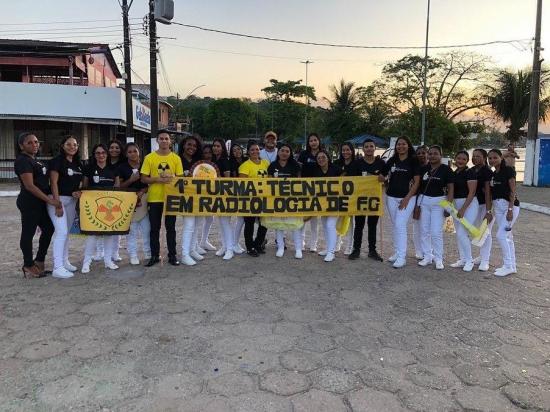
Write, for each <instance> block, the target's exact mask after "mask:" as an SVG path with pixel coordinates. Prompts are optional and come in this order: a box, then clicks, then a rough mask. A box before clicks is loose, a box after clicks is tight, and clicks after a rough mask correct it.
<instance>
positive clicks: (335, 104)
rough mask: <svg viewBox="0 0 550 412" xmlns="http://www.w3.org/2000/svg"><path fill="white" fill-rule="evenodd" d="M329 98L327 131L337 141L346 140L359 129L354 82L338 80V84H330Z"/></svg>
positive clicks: (356, 94)
mask: <svg viewBox="0 0 550 412" xmlns="http://www.w3.org/2000/svg"><path fill="white" fill-rule="evenodd" d="M330 91H331V94H332V96H331V99H327V101H328V103H329V110H328V113H327V132H328V133H329V135H330V136H331V137H332V138H333V139H335V140H336V141H338V142H343V141H346V140H347V139H349V138H351V137H353V136H354V135H355V134H357V133H359V132H360V130H361V123H362V121H361V116H360V115H359V112H358V103H359V92H358V89H357V88H356V87H355V83H354V82H346V81H345V80H344V79H342V80H340V84H339V85H338V86H336V85H334V84H333V85H331V86H330Z"/></svg>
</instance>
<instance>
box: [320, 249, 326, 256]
mask: <svg viewBox="0 0 550 412" xmlns="http://www.w3.org/2000/svg"><path fill="white" fill-rule="evenodd" d="M326 255H327V251H326V250H321V251H320V252H319V256H326Z"/></svg>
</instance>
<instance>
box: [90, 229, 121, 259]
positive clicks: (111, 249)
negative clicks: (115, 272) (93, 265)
mask: <svg viewBox="0 0 550 412" xmlns="http://www.w3.org/2000/svg"><path fill="white" fill-rule="evenodd" d="M98 239H101V240H102V241H103V261H104V262H105V264H108V263H110V262H112V261H113V255H114V253H115V249H116V247H117V244H116V243H117V239H116V236H93V235H90V236H87V237H86V243H85V246H84V263H89V262H91V261H92V257H93V256H94V253H95V251H96V243H97V241H98Z"/></svg>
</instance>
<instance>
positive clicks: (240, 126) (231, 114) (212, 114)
mask: <svg viewBox="0 0 550 412" xmlns="http://www.w3.org/2000/svg"><path fill="white" fill-rule="evenodd" d="M204 121H205V123H206V132H207V135H208V136H209V137H210V138H214V137H218V136H219V137H222V138H224V139H238V138H242V137H246V136H247V135H248V133H249V132H250V131H251V130H252V129H253V128H254V126H255V121H254V112H253V110H252V107H251V105H250V103H247V102H244V101H242V100H240V99H235V98H232V99H218V100H215V101H213V102H212V103H210V105H209V106H208V109H207V111H206V114H205V116H204Z"/></svg>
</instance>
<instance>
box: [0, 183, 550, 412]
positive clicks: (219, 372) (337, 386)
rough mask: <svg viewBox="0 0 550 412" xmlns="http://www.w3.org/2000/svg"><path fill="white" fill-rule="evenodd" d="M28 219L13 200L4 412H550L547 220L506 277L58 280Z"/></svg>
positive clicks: (252, 263) (313, 270)
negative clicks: (29, 252)
mask: <svg viewBox="0 0 550 412" xmlns="http://www.w3.org/2000/svg"><path fill="white" fill-rule="evenodd" d="M541 193H542V197H540V198H539V200H540V199H542V198H544V197H545V198H546V199H547V198H548V193H549V191H548V190H547V191H546V192H541ZM535 200H537V199H535ZM14 203H15V199H14V198H1V199H0V230H1V232H2V234H3V242H2V243H1V245H0V253H1V255H2V256H3V265H2V269H1V276H0V410H2V411H12V410H17V411H35V410H36V411H50V410H86V411H88V410H91V411H97V410H103V411H106V410H113V411H115V410H116V411H165V410H170V411H171V410H173V411H176V410H177V411H193V412H194V411H215V412H223V411H295V412H298V411H312V412H321V411H327V412H337V411H348V412H349V411H354V412H357V411H402V410H415V411H454V410H457V411H459V410H468V411H473V410H475V411H499V412H500V411H511V410H519V409H520V408H521V409H529V410H550V362H549V355H550V317H549V316H548V313H549V311H550V281H549V279H548V267H550V254H549V253H548V233H549V231H550V217H548V216H545V215H542V214H537V213H533V212H527V211H522V214H521V216H520V219H519V221H518V223H517V227H516V228H515V234H516V239H517V251H518V261H519V272H520V273H519V274H518V275H517V276H513V277H509V278H506V279H497V278H495V277H493V276H491V275H483V274H481V273H479V272H472V273H469V274H466V273H463V272H461V271H458V270H453V269H449V270H445V271H443V272H440V271H435V270H433V269H421V268H418V267H417V266H416V265H415V264H414V262H413V259H409V265H408V266H407V268H406V269H404V270H399V271H397V270H394V269H391V268H390V267H389V266H388V264H387V263H382V264H378V263H372V262H371V261H369V260H366V259H363V260H359V261H355V262H350V261H348V260H346V259H344V258H343V257H338V258H337V260H336V261H335V262H333V263H332V264H325V263H323V262H322V261H321V259H320V258H319V257H317V256H313V255H311V254H308V255H307V256H306V257H305V259H304V260H303V261H301V262H298V261H296V260H295V259H294V258H293V257H292V253H288V254H287V256H285V257H284V258H282V259H277V258H275V257H274V250H273V247H272V246H271V247H270V248H269V249H268V255H265V256H263V257H261V258H258V259H253V258H249V257H238V258H235V259H234V260H233V261H232V262H230V263H222V260H220V259H219V258H216V257H214V256H209V257H208V258H207V259H206V261H205V262H203V263H202V264H200V265H198V266H196V267H194V268H187V267H180V268H171V267H162V268H160V267H157V268H154V269H153V270H149V269H148V270H143V271H142V270H141V269H140V270H137V271H135V272H132V273H133V275H135V277H134V278H133V279H117V278H116V277H113V276H107V274H106V273H105V272H104V271H103V270H100V269H97V265H96V267H95V268H93V269H95V270H93V271H92V273H91V274H89V275H86V276H85V275H81V274H77V276H75V278H73V279H71V280H68V281H59V280H56V279H52V278H45V279H37V280H24V279H22V278H21V273H20V272H19V271H18V266H19V265H20V252H19V249H18V246H17V244H18V227H19V223H18V220H19V217H18V214H17V211H16V209H15V206H14ZM535 203H536V202H535ZM539 203H540V202H539ZM385 227H386V228H387V227H388V224H387V222H386V223H385ZM388 238H389V236H387V235H386V236H385V239H384V240H385V241H386V244H385V247H384V253H385V254H386V256H387V254H388V253H387V252H388V244H387V240H388ZM446 242H447V244H448V245H450V246H449V247H448V253H447V256H446V260H447V262H448V263H450V262H451V261H452V260H453V259H454V258H455V257H456V256H455V249H456V248H455V246H454V238H453V237H451V235H447V236H446ZM81 251H82V240H81V239H78V240H77V241H76V242H75V243H74V247H73V259H72V260H73V262H74V263H77V262H78V261H79V260H80V257H81ZM498 261H499V252H498V249H497V251H496V252H495V253H494V256H493V263H497V262H498ZM121 271H122V272H120V273H119V274H124V273H126V274H128V273H129V272H128V268H127V266H126V265H124V267H123V268H122V269H121ZM142 274H143V276H141V275H142Z"/></svg>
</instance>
